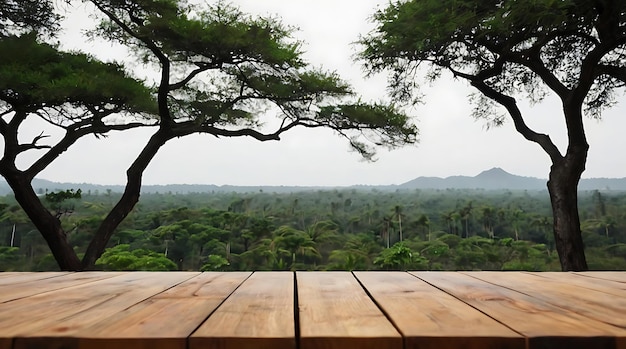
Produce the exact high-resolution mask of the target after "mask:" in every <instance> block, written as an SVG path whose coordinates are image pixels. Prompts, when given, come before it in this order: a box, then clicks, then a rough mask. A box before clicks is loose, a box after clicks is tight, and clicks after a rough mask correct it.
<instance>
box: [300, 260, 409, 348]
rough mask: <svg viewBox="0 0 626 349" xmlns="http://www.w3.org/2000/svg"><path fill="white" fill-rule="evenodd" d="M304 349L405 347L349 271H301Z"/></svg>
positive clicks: (396, 332) (301, 317) (301, 316)
mask: <svg viewBox="0 0 626 349" xmlns="http://www.w3.org/2000/svg"><path fill="white" fill-rule="evenodd" d="M296 279H297V285H298V307H299V310H300V311H299V315H300V348H301V349H321V348H324V349H335V348H336V349H343V348H361V349H391V348H402V337H401V336H400V334H399V333H398V331H397V330H396V329H395V328H394V326H393V324H392V323H391V322H390V321H389V320H388V319H387V318H386V317H385V315H384V314H383V313H382V312H381V311H380V309H379V308H378V307H377V306H376V304H375V303H374V302H373V301H372V299H371V298H370V297H369V296H368V295H367V294H366V292H365V291H364V290H363V288H362V287H361V285H360V284H359V283H358V281H357V280H356V279H355V278H354V276H353V275H352V274H351V273H349V272H298V273H296Z"/></svg>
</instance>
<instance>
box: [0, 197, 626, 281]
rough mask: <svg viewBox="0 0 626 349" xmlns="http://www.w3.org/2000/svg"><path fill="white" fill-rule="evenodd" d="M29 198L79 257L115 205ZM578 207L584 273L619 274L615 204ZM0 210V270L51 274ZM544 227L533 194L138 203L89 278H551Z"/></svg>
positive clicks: (542, 209)
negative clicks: (390, 274)
mask: <svg viewBox="0 0 626 349" xmlns="http://www.w3.org/2000/svg"><path fill="white" fill-rule="evenodd" d="M39 195H40V197H42V201H44V202H45V203H46V205H47V207H48V209H49V210H50V212H53V213H54V214H55V215H56V216H57V217H58V218H59V219H60V220H61V222H62V224H63V226H64V230H65V231H66V232H67V234H68V237H67V238H68V240H69V241H70V243H71V244H72V246H73V248H74V249H75V251H76V252H77V254H78V255H79V256H81V255H82V254H83V253H84V251H85V250H86V248H87V245H88V244H89V241H90V239H91V237H92V236H93V234H94V231H95V230H96V229H97V227H98V224H99V222H100V221H101V220H102V218H103V216H104V215H105V214H106V213H107V212H108V211H109V210H110V209H111V207H112V206H113V205H114V204H115V202H117V200H119V196H120V195H121V194H119V193H116V192H113V191H111V190H106V191H104V192H100V191H91V190H88V191H86V192H82V191H80V190H79V189H78V188H77V189H76V190H75V191H74V190H64V191H57V192H49V193H41V192H40V194H39ZM579 199H580V200H579V211H580V217H581V228H582V232H583V239H584V243H585V252H586V255H587V259H588V263H589V268H590V269H591V270H625V269H626V193H624V192H618V191H598V190H593V191H581V192H580V193H579ZM0 209H1V210H2V211H1V212H2V214H1V216H0V270H2V271H46V270H59V267H58V264H57V263H56V261H55V259H54V257H53V256H52V254H51V253H50V249H49V247H48V246H47V244H46V242H45V240H44V239H43V237H42V236H41V234H40V233H39V231H38V230H37V229H36V228H35V227H34V225H33V224H32V223H31V222H30V220H29V219H28V217H27V216H26V215H25V213H24V212H23V211H22V209H21V208H20V207H19V205H18V204H17V203H16V202H15V199H14V198H13V196H12V195H7V196H3V197H0ZM552 225H553V224H552V214H551V208H550V201H549V198H548V193H547V191H545V190H544V191H511V190H499V191H496V190H480V189H475V190H470V189H437V190H435V189H432V190H426V189H414V190H400V189H398V190H390V191H386V190H381V189H376V188H365V189H364V188H358V189H353V188H338V189H319V190H308V191H295V192H290V193H277V192H263V191H262V190H260V191H258V192H248V193H238V192H213V193H185V194H181V193H175V192H163V193H144V194H143V195H142V198H141V200H140V202H139V204H138V205H137V206H136V207H135V208H134V210H133V211H132V212H131V213H130V214H129V216H128V217H127V218H126V219H125V220H124V222H123V223H122V224H121V225H120V226H119V227H118V228H117V230H116V231H115V233H114V235H113V237H112V238H111V240H110V241H109V243H108V245H107V249H106V250H105V252H104V254H103V255H102V256H101V257H100V258H99V259H98V260H97V262H96V269H99V270H203V271H230V270H532V271H558V270H560V265H559V258H558V255H557V252H556V250H555V245H554V238H553V233H552Z"/></svg>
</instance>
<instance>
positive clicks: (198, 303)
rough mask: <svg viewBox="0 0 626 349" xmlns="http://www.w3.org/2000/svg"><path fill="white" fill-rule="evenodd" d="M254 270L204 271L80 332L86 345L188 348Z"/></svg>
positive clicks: (96, 347)
mask: <svg viewBox="0 0 626 349" xmlns="http://www.w3.org/2000/svg"><path fill="white" fill-rule="evenodd" d="M250 274H251V273H250V272H233V273H203V274H201V275H198V276H196V277H194V278H192V279H189V280H187V281H185V282H183V283H181V284H178V285H176V286H174V287H172V288H170V289H168V290H166V291H165V292H161V293H159V294H157V295H156V296H154V297H152V298H150V299H147V300H145V301H142V302H140V303H138V304H136V305H134V306H132V307H130V308H128V309H125V310H123V311H121V312H119V313H117V314H115V315H113V316H111V317H108V318H105V319H103V320H102V321H100V322H98V323H96V324H94V325H93V326H90V327H87V328H85V329H83V330H81V331H79V332H77V333H76V335H77V336H79V337H80V338H81V339H80V340H79V344H80V345H79V347H80V348H85V349H107V348H111V343H110V341H111V340H114V342H115V346H116V348H156V349H185V348H186V346H187V337H189V336H190V335H191V333H192V332H193V331H194V330H195V329H196V328H197V327H198V325H199V324H201V323H202V322H203V321H204V320H205V319H206V318H208V317H209V315H210V314H211V313H212V312H213V311H214V310H215V309H216V308H217V307H218V306H219V305H220V304H221V303H222V302H223V301H224V300H225V299H226V298H227V297H228V296H229V295H230V294H231V293H232V292H233V291H234V290H235V289H236V288H237V287H238V286H239V285H240V284H241V283H242V282H244V280H246V278H248V277H249V276H250Z"/></svg>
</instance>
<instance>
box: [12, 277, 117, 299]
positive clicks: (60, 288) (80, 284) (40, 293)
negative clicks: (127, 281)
mask: <svg viewBox="0 0 626 349" xmlns="http://www.w3.org/2000/svg"><path fill="white" fill-rule="evenodd" d="M73 274H74V273H67V274H64V275H60V276H55V277H50V278H43V279H37V280H33V281H43V280H50V279H52V278H62V277H65V276H67V275H73ZM120 275H121V274H120ZM116 276H119V275H112V276H109V277H107V278H102V279H93V280H86V281H84V282H80V283H77V284H71V285H67V286H63V287H59V288H53V289H44V290H41V291H40V292H36V293H33V294H29V295H25V296H20V297H15V298H13V299H9V300H6V301H2V302H0V304H5V303H10V302H13V301H17V300H20V299H24V298H29V297H34V296H40V295H42V294H46V293H52V292H59V291H62V290H67V289H71V288H74V287H82V286H84V285H87V284H89V283H92V282H98V281H103V280H107V279H110V278H113V277H116ZM68 277H69V276H68ZM23 283H24V282H22V284H23Z"/></svg>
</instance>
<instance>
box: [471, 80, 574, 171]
mask: <svg viewBox="0 0 626 349" xmlns="http://www.w3.org/2000/svg"><path fill="white" fill-rule="evenodd" d="M470 83H471V84H472V86H474V87H476V88H477V89H478V90H479V91H480V92H481V93H483V94H484V95H485V96H487V97H489V98H491V99H492V100H494V101H496V102H497V103H499V104H500V105H502V106H504V107H505V108H506V110H507V111H508V112H509V115H511V118H512V119H513V123H514V124H515V129H516V130H517V132H519V133H520V134H521V135H522V136H524V138H526V139H527V140H529V141H532V142H535V143H537V144H539V146H540V147H541V148H542V149H543V150H544V151H545V152H546V153H547V154H548V156H549V157H550V159H551V160H552V163H557V162H558V161H560V160H561V159H562V158H563V155H561V152H560V151H559V149H558V148H557V147H556V145H555V144H554V143H553V142H552V140H551V139H550V136H548V135H546V134H541V133H537V132H535V131H533V130H532V129H530V128H529V127H528V125H526V122H525V121H524V118H523V116H522V112H521V111H520V110H519V108H518V106H517V102H516V101H515V98H513V97H510V96H507V95H504V94H502V93H500V92H498V91H496V90H495V89H493V88H492V87H490V86H488V85H487V84H486V83H485V81H483V80H470Z"/></svg>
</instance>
